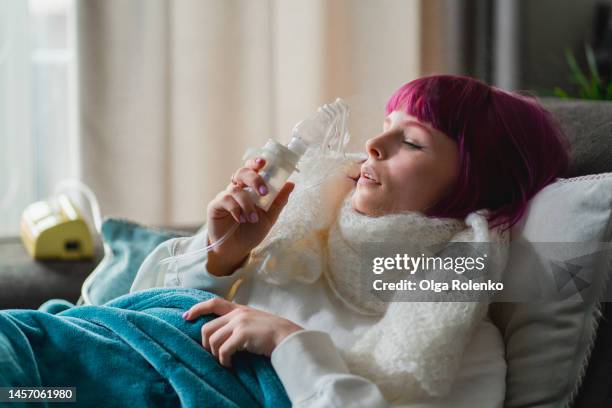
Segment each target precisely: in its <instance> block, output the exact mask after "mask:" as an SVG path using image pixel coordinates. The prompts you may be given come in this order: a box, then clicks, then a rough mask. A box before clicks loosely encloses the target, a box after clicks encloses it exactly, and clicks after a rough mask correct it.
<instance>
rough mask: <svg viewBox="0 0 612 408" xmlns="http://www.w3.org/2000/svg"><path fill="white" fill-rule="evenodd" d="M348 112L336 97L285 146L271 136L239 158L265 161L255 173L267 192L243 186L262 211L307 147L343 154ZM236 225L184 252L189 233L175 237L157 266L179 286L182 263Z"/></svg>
mask: <svg viewBox="0 0 612 408" xmlns="http://www.w3.org/2000/svg"><path fill="white" fill-rule="evenodd" d="M348 113H349V109H348V105H347V104H346V102H344V101H343V100H342V99H340V98H338V99H336V101H334V102H333V103H331V104H326V105H323V106H321V107H319V108H318V110H317V112H316V113H315V114H314V115H312V116H310V117H308V118H306V119H304V120H302V121H301V122H299V123H297V124H296V125H295V126H294V128H293V130H292V137H291V141H290V142H289V143H288V144H287V146H284V145H282V144H280V143H278V142H277V141H275V140H274V139H269V140H268V142H267V143H266V144H265V145H264V146H263V147H262V148H259V149H253V148H249V149H247V151H246V152H245V154H244V156H243V158H242V159H243V161H244V160H248V159H250V158H254V157H263V158H264V159H265V165H264V167H263V168H262V169H261V170H260V171H259V174H260V175H261V177H262V178H263V180H264V181H265V183H266V186H267V188H268V194H266V195H265V196H260V195H259V194H257V193H256V192H254V191H253V190H252V189H251V188H250V187H245V190H246V191H247V192H248V193H249V195H250V196H251V198H252V200H253V202H254V203H255V205H257V206H258V207H260V208H261V209H263V210H264V211H268V210H269V208H270V206H271V205H272V203H273V202H274V200H275V198H276V196H277V195H278V193H279V191H280V189H281V188H282V187H283V185H284V184H285V183H286V181H287V179H288V178H289V177H290V176H291V174H292V173H293V172H294V171H298V172H299V169H298V167H297V165H298V163H299V161H300V159H301V158H302V156H303V155H304V154H305V153H306V151H307V150H308V149H309V148H319V149H321V150H322V152H332V153H335V154H340V155H345V151H344V149H345V147H346V145H347V144H348V141H349V139H350V135H349V132H348V127H347V120H348ZM330 175H331V174H330ZM330 175H328V176H330ZM322 182H323V181H322V180H320V181H319V182H317V183H314V184H313V185H310V186H307V187H305V188H303V189H301V192H302V193H304V192H306V191H308V189H310V188H314V187H316V186H318V185H320V184H321V183H322ZM293 198H294V199H295V197H293ZM239 226H240V224H239V223H235V224H233V225H232V227H231V228H230V229H229V230H228V231H227V232H226V233H225V234H224V235H223V236H222V237H221V238H220V239H219V240H217V241H216V242H213V243H211V244H210V245H208V246H205V247H204V248H201V249H197V250H193V251H188V252H184V253H182V252H183V251H184V249H185V248H182V247H188V246H189V240H190V239H192V237H185V238H177V239H175V240H174V241H173V243H172V245H171V246H170V256H168V257H166V258H164V259H162V260H161V261H159V263H158V267H162V268H163V267H165V268H167V270H166V274H168V273H171V274H174V276H175V279H174V280H175V283H176V284H177V286H180V285H181V280H180V270H181V269H182V267H188V266H191V265H193V264H194V263H199V262H203V258H202V257H203V256H204V255H205V254H206V253H207V252H208V251H211V250H212V249H214V248H216V247H217V246H219V245H221V244H223V242H225V241H226V240H227V239H228V238H230V237H231V235H232V234H233V233H234V232H235V231H236V230H237V229H238V227H239Z"/></svg>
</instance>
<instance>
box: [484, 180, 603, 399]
mask: <svg viewBox="0 0 612 408" xmlns="http://www.w3.org/2000/svg"><path fill="white" fill-rule="evenodd" d="M611 214H612V173H603V174H598V175H591V176H583V177H577V178H572V179H560V180H559V181H557V182H556V183H553V184H551V185H549V186H547V187H546V188H545V189H543V190H542V191H541V192H540V193H538V194H537V195H536V196H535V197H534V198H533V199H532V201H531V203H530V205H529V208H528V211H527V213H526V215H525V216H524V217H523V219H522V221H521V222H520V223H519V224H517V225H515V226H514V227H513V228H512V231H511V232H512V234H511V236H512V241H513V243H512V247H511V250H510V259H509V263H508V267H507V269H506V271H505V273H504V282H505V283H506V284H507V286H512V285H513V284H517V282H518V283H519V284H522V285H523V288H524V289H525V291H526V292H527V297H528V296H530V295H532V294H533V293H529V292H530V290H532V289H533V288H535V287H537V286H538V285H540V286H545V285H550V286H551V287H555V288H556V290H557V289H558V294H561V292H562V291H563V290H565V288H566V287H568V286H567V285H568V284H569V285H570V286H571V285H575V286H572V287H571V291H573V293H574V294H575V295H576V296H572V297H569V298H568V297H567V296H566V295H567V293H564V294H563V296H560V299H558V300H554V301H553V300H546V301H544V302H539V303H536V302H533V299H526V300H527V301H528V302H522V301H521V302H498V303H494V304H492V305H491V316H492V318H493V320H494V322H495V323H496V324H497V325H498V327H499V328H500V330H501V331H502V334H503V336H504V342H505V344H506V360H507V364H508V374H507V384H506V402H505V406H506V407H508V408H515V407H532V406H538V407H551V408H552V407H555V408H556V407H561V406H568V405H569V404H570V403H571V401H572V399H573V398H574V397H575V394H576V392H577V391H578V388H579V386H580V383H581V381H582V377H583V376H584V372H585V369H586V366H587V365H588V359H589V355H590V351H591V349H592V346H593V344H594V341H595V337H596V335H597V322H598V318H599V316H600V309H599V306H600V305H599V304H600V302H601V301H602V297H603V296H604V294H605V287H604V286H605V283H606V282H607V278H608V276H607V275H608V272H607V271H608V269H609V268H601V267H599V268H592V269H588V268H583V269H580V270H579V273H580V275H579V276H578V275H576V282H574V278H575V277H574V276H572V277H571V278H568V279H567V280H564V281H561V282H560V281H559V276H561V275H559V273H560V272H559V270H556V271H555V267H554V264H552V263H550V262H545V261H543V260H544V259H547V258H548V259H550V252H551V250H554V249H556V250H557V252H560V251H559V250H560V249H562V251H561V252H563V248H565V250H566V251H567V253H566V254H561V255H562V256H563V255H565V257H566V259H570V258H572V257H573V256H575V255H573V254H571V252H572V250H574V249H578V250H579V249H581V248H585V247H587V246H588V244H587V243H609V242H610V238H611V231H610V227H611V225H610V224H611V223H610V219H611ZM517 243H520V247H521V248H523V249H522V250H517V249H516V248H518V246H517V245H516V244H517ZM543 243H547V244H543ZM551 243H552V244H551ZM602 245H603V247H605V248H608V247H609V244H602ZM606 245H607V246H606ZM526 247H528V248H530V251H532V255H534V258H532V261H533V259H536V260H540V261H541V262H539V263H538V262H528V261H526V259H527V258H528V257H526V256H525V253H524V248H526ZM609 253H610V251H609V250H608V251H604V252H599V255H600V256H601V255H603V256H604V257H605V259H604V262H606V264H608V261H609V256H608V255H609ZM557 256H559V254H557ZM598 262H599V261H598ZM551 265H552V266H551ZM562 272H563V271H562ZM568 276H570V275H569V274H568ZM581 282H587V283H588V285H591V287H590V289H589V290H592V292H591V294H592V296H585V298H584V299H582V297H581V295H580V294H579V293H578V291H579V290H580V289H581V287H580V283H581ZM554 285H557V286H554ZM582 293H586V292H582ZM563 297H565V299H563Z"/></svg>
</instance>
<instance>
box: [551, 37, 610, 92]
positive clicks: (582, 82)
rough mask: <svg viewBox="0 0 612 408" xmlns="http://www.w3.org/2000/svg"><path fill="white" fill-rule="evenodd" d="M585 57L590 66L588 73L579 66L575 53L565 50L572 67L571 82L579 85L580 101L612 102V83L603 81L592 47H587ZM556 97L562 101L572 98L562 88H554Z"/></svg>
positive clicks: (568, 62)
mask: <svg viewBox="0 0 612 408" xmlns="http://www.w3.org/2000/svg"><path fill="white" fill-rule="evenodd" d="M585 55H586V60H587V65H588V70H587V72H586V73H585V72H583V71H582V69H581V68H580V67H579V66H578V62H577V61H576V57H575V56H574V53H573V52H572V51H571V50H569V49H567V50H565V59H566V61H567V64H568V65H569V67H570V71H571V80H572V82H573V83H574V84H576V85H577V91H578V96H577V97H578V98H579V99H595V100H612V82H610V81H609V80H605V79H602V77H601V75H599V70H598V69H597V64H596V62H595V53H594V52H593V48H592V47H591V46H590V45H588V44H587V45H585ZM554 92H555V95H556V96H558V97H560V98H562V99H569V98H571V96H570V94H569V93H568V92H566V91H565V90H563V89H561V88H560V87H558V86H556V87H555V88H554Z"/></svg>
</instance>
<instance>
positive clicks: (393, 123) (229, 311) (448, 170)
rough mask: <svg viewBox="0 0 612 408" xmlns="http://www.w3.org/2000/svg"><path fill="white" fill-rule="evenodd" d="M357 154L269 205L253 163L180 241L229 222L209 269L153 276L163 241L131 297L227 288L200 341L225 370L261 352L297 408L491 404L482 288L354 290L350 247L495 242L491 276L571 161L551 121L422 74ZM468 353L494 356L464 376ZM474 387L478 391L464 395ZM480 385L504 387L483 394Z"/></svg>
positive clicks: (503, 99) (210, 234)
mask: <svg viewBox="0 0 612 408" xmlns="http://www.w3.org/2000/svg"><path fill="white" fill-rule="evenodd" d="M366 153H367V159H366V160H365V161H363V162H362V163H360V164H361V166H360V168H359V171H358V172H355V173H351V172H350V171H349V174H346V175H345V176H344V177H343V179H341V180H340V179H337V178H334V177H331V178H330V179H329V180H332V181H333V182H328V183H326V184H325V185H323V186H322V187H321V190H320V191H316V192H314V191H310V192H309V193H308V194H303V195H302V196H300V199H299V200H290V199H289V197H290V196H291V194H292V190H293V189H294V186H295V185H294V184H293V183H291V182H288V183H287V184H286V185H285V186H284V187H283V189H282V190H281V192H280V193H279V195H278V197H277V198H276V200H275V202H274V204H273V206H272V207H271V208H270V210H269V211H268V212H267V213H266V212H264V211H262V210H261V209H259V208H257V207H255V206H254V204H253V203H252V202H251V200H250V199H249V196H248V194H246V193H245V192H244V190H243V188H244V187H245V186H248V187H251V188H252V189H253V190H255V191H258V192H259V194H261V195H265V194H267V191H266V185H265V183H264V181H263V179H262V178H261V177H260V176H259V174H258V171H259V170H260V169H261V168H262V167H263V166H264V165H265V162H264V160H263V159H261V158H257V159H255V160H249V161H248V162H247V163H246V164H245V166H244V167H242V168H240V169H239V170H238V171H237V172H236V173H235V175H234V176H233V177H232V183H231V184H230V185H228V187H227V188H226V189H225V190H224V191H222V192H220V193H219V195H217V197H216V198H215V199H214V200H213V201H212V202H211V203H210V204H209V205H208V211H207V223H206V227H207V230H206V231H204V232H203V233H202V234H199V236H198V237H199V238H196V239H195V240H193V241H192V242H191V244H190V245H191V246H192V247H194V248H195V247H196V246H200V247H201V246H203V245H204V244H206V243H208V244H210V243H211V242H213V243H214V242H217V241H218V240H219V239H221V237H223V236H224V235H225V234H226V233H227V231H228V230H229V229H230V228H232V227H233V226H234V225H235V224H236V223H239V227H238V229H237V230H236V232H235V233H234V234H233V235H231V236H230V237H229V239H227V240H226V241H224V242H223V243H222V244H221V245H219V246H217V247H215V248H214V249H213V250H212V251H211V252H209V253H208V257H207V259H206V263H205V267H202V265H196V266H194V267H191V268H185V270H183V271H182V276H181V278H180V279H179V280H176V279H174V277H173V276H171V274H164V273H163V272H159V270H157V269H156V268H155V267H156V265H157V264H158V262H159V261H160V260H161V259H163V258H164V257H166V256H167V254H168V249H169V247H170V245H171V243H170V242H168V243H164V244H162V245H161V246H160V247H158V249H157V250H156V251H155V252H153V253H152V254H151V255H150V256H149V257H148V258H147V260H145V262H144V263H143V265H142V267H141V269H140V270H139V272H138V275H137V277H136V280H135V282H134V285H133V286H132V291H137V290H141V289H146V288H149V287H151V286H158V285H159V284H160V283H161V282H163V284H164V285H165V286H172V285H177V284H178V285H182V286H188V287H195V288H199V289H205V290H208V291H211V292H214V293H217V294H219V295H220V296H226V295H228V293H229V292H230V289H232V287H233V289H234V291H233V292H234V293H235V296H234V298H233V300H234V302H231V301H229V300H226V299H223V298H215V299H211V300H209V301H206V302H202V303H199V304H196V305H194V306H193V307H192V308H190V309H189V310H187V311H186V312H185V314H184V316H183V317H184V318H185V319H187V320H192V319H195V318H196V317H198V316H201V315H205V314H210V313H212V314H216V315H219V316H220V317H218V318H216V319H214V320H212V321H210V322H209V323H207V324H205V325H203V326H202V344H203V346H204V347H205V348H206V349H207V350H209V351H210V352H211V353H212V354H213V355H214V356H216V357H217V358H218V359H219V361H220V362H221V364H223V365H225V366H230V365H231V356H232V355H233V354H234V353H235V352H236V351H237V350H248V351H250V352H253V353H256V354H262V355H265V356H270V357H271V359H272V365H273V366H274V368H275V370H276V372H277V374H278V376H279V378H280V379H281V381H282V382H283V384H284V386H285V389H286V391H287V394H288V396H289V398H290V399H291V401H292V403H293V404H294V405H297V406H301V405H303V406H335V405H342V406H351V405H355V406H386V405H387V404H388V403H393V404H399V403H402V402H406V401H413V402H414V401H421V402H423V403H425V402H427V403H429V404H433V405H435V404H442V406H444V404H445V401H452V402H453V406H459V405H461V403H464V404H466V406H475V405H474V404H476V403H478V404H479V405H480V406H482V404H483V401H484V405H486V406H492V405H501V403H503V381H504V378H505V366H504V365H503V343H502V342H501V338H500V335H499V333H498V332H497V331H496V329H495V327H494V326H493V325H492V324H491V323H490V322H488V320H487V317H486V311H487V301H488V298H486V296H485V297H484V298H483V297H476V298H475V299H474V298H467V300H472V301H470V302H457V301H455V300H466V299H465V298H463V297H462V298H452V297H446V298H444V297H443V296H442V295H441V296H440V297H438V298H436V300H437V301H436V302H426V301H418V300H420V298H418V297H417V295H415V296H413V298H412V299H410V298H409V299H408V301H394V302H388V301H384V300H381V299H380V298H379V297H376V296H370V294H368V293H366V292H364V291H362V290H361V289H359V287H358V285H357V283H358V282H359V281H360V276H359V274H360V271H359V269H358V268H356V267H355V265H358V262H359V261H360V260H362V258H360V256H361V254H360V248H366V247H367V245H368V244H369V243H372V242H378V241H381V240H388V241H392V242H402V243H407V244H410V245H411V248H413V251H414V253H413V254H415V255H419V254H422V253H425V252H427V250H428V249H427V248H428V247H431V246H432V245H434V246H435V245H441V244H442V245H444V244H449V243H451V242H463V241H468V242H490V243H493V244H494V247H492V248H493V249H491V251H492V252H494V253H491V254H489V256H490V259H489V261H491V264H492V265H493V266H494V267H493V268H490V269H489V270H487V271H486V274H483V275H482V276H480V278H487V277H488V278H494V279H500V273H501V270H502V269H503V266H504V264H505V255H506V254H505V252H504V250H505V249H507V242H508V229H509V228H510V227H511V226H512V225H513V224H514V223H516V222H517V221H518V220H519V219H520V218H521V216H522V215H523V213H524V211H525V209H526V207H527V204H528V201H529V200H530V199H531V198H532V197H533V196H534V195H535V194H536V193H537V192H538V191H539V190H540V189H542V188H543V187H544V186H545V185H547V184H548V183H550V182H552V181H554V180H555V178H556V177H557V176H559V175H560V174H562V172H563V171H564V170H565V168H566V166H567V164H568V152H567V145H566V143H565V141H564V138H563V135H562V133H561V131H560V128H559V127H558V125H557V124H556V122H555V121H554V120H553V119H552V117H551V115H550V114H549V113H548V112H547V111H546V110H544V109H543V108H542V107H541V106H540V105H539V104H538V103H537V102H536V101H535V100H534V99H532V98H528V97H524V96H520V95H517V94H513V93H508V92H505V91H503V90H500V89H497V88H494V87H490V86H488V85H486V84H484V83H482V82H479V81H476V80H474V79H471V78H467V77H459V76H432V77H425V78H420V79H417V80H414V81H412V82H410V83H408V84H406V85H404V86H403V87H401V88H400V89H399V90H397V91H396V92H395V93H394V94H393V95H392V97H391V98H390V100H389V102H388V103H387V106H386V117H385V120H384V125H383V131H382V133H380V134H379V135H377V136H375V137H373V138H371V139H369V140H368V141H367V143H366ZM317 167H320V163H314V164H312V166H311V168H310V169H311V170H312V171H313V172H316V168H317ZM307 170H308V169H307ZM319 171H321V170H320V169H319ZM305 173H308V171H306V172H305ZM346 176H348V177H346ZM329 180H328V181H329ZM347 181H348V182H347ZM299 186H300V183H297V187H298V188H299ZM332 193H333V194H332ZM288 203H289V204H288ZM287 204H288V205H287ZM283 209H284V211H283ZM281 211H282V214H281ZM239 280H240V282H241V284H240V286H237V289H236V286H235V284H236V282H237V281H239ZM462 295H463V294H458V296H462ZM398 299H400V298H394V300H398ZM403 300H406V299H405V298H404V299H403ZM415 300H417V301H415ZM422 300H431V299H429V298H428V299H426V298H422ZM478 344H480V346H477V345H478ZM482 344H486V345H487V346H486V347H485V346H482ZM483 347H484V348H483ZM475 348H480V352H481V353H484V354H485V355H486V358H487V359H488V360H490V363H491V364H490V367H489V368H488V369H487V370H489V371H486V370H483V371H481V372H480V374H479V376H480V377H479V378H471V380H468V379H469V378H470V374H469V372H466V369H465V367H464V366H465V364H466V360H470V358H472V357H473V356H474V350H475ZM500 348H502V349H500ZM470 350H472V351H471V353H472V354H470ZM487 353H488V354H487ZM470 356H471V357H470ZM462 359H463V361H464V362H463V364H462V363H461V361H462ZM467 371H469V370H467ZM491 373H495V374H494V375H492V374H491ZM472 377H473V373H472ZM478 381H480V383H479V386H482V387H481V388H480V389H479V390H478V391H479V393H480V394H478V393H474V392H472V391H473V388H472V391H467V390H466V389H465V388H464V386H465V385H466V384H467V385H469V384H470V382H471V383H472V384H473V383H475V382H478ZM487 381H488V382H487ZM486 387H488V388H490V387H497V388H498V389H499V388H500V387H501V392H498V393H497V395H490V396H489V397H487V396H486V395H485V394H486V392H483V391H482V390H483V389H485V388H486ZM461 388H464V389H463V390H462V389H461ZM462 391H463V393H462ZM466 391H467V392H466ZM445 398H446V399H445ZM483 398H484V400H483Z"/></svg>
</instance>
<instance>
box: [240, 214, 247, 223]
mask: <svg viewBox="0 0 612 408" xmlns="http://www.w3.org/2000/svg"><path fill="white" fill-rule="evenodd" d="M245 222H246V219H245V218H244V215H242V214H240V223H241V224H244V223H245Z"/></svg>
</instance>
